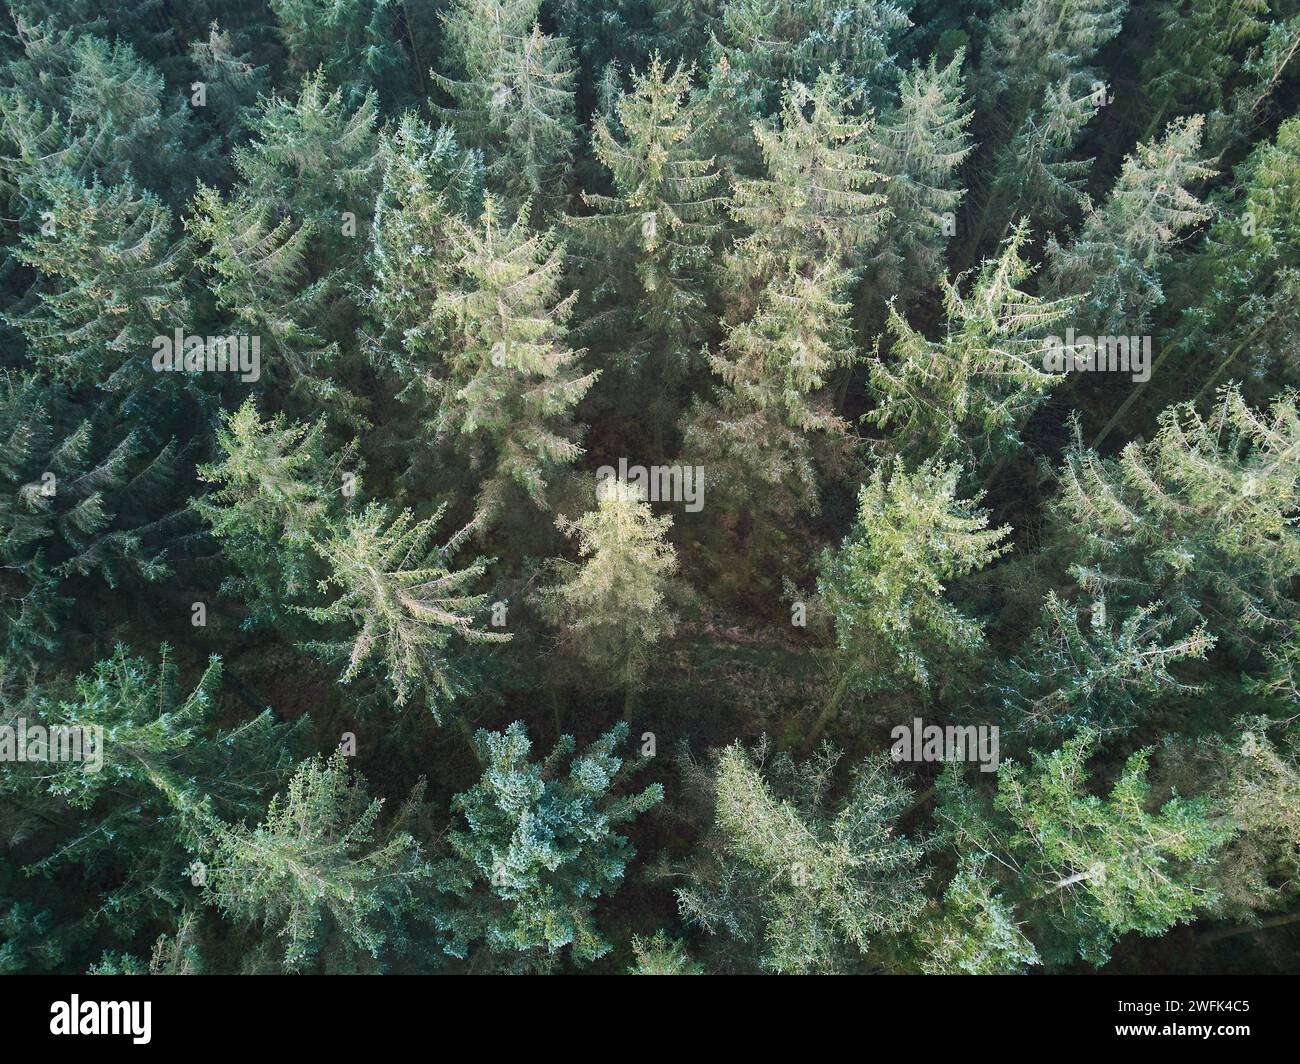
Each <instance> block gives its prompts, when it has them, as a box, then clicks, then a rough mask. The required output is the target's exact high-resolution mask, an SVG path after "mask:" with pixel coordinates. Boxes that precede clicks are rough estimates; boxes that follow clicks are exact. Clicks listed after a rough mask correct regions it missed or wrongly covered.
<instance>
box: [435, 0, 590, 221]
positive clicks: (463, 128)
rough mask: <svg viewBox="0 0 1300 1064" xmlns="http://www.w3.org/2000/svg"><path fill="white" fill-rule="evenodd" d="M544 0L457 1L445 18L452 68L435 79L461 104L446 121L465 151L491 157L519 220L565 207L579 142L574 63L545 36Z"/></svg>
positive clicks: (490, 175)
mask: <svg viewBox="0 0 1300 1064" xmlns="http://www.w3.org/2000/svg"><path fill="white" fill-rule="evenodd" d="M540 7H541V0H455V2H454V3H453V4H452V5H451V8H450V10H449V11H447V12H445V13H443V14H441V16H440V17H441V18H442V22H443V42H444V43H443V50H444V55H445V57H446V66H447V68H448V69H450V70H454V71H455V72H456V74H457V77H455V78H453V77H448V76H444V75H442V74H439V73H437V72H436V71H435V72H434V74H433V78H434V80H435V81H436V82H437V84H438V85H439V86H440V87H441V88H442V89H443V90H444V91H446V92H447V93H448V94H450V96H451V97H452V98H453V100H454V101H455V103H454V105H453V106H452V107H450V108H448V109H447V111H446V114H447V115H448V117H449V119H450V120H451V123H452V125H453V126H454V127H455V129H456V133H457V136H458V137H459V139H460V141H461V143H463V144H465V145H467V146H468V147H471V148H475V149H477V150H479V151H481V152H482V153H483V156H484V159H485V160H486V162H487V179H488V184H489V186H490V187H491V188H492V189H493V190H494V191H496V192H498V193H499V194H500V195H501V197H502V199H503V202H504V203H505V204H506V208H507V211H508V212H509V213H514V211H516V210H517V209H518V208H519V207H520V206H521V205H522V204H523V202H524V201H525V200H531V201H532V202H533V203H534V204H535V205H536V207H537V208H538V209H539V212H540V213H542V214H543V215H545V214H547V213H549V211H550V210H551V209H553V208H555V207H557V206H559V205H561V204H562V202H563V199H564V193H565V178H566V174H567V169H568V164H569V162H570V160H571V158H572V156H573V145H574V141H575V139H576V137H577V127H576V124H575V121H574V95H573V80H574V71H573V56H572V54H571V52H570V49H569V45H568V42H567V41H565V39H564V38H563V37H551V36H549V35H547V34H545V33H543V32H542V30H541V27H540V25H539V22H538V11H539V8H540Z"/></svg>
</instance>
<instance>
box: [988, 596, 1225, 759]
mask: <svg viewBox="0 0 1300 1064" xmlns="http://www.w3.org/2000/svg"><path fill="white" fill-rule="evenodd" d="M1085 615H1086V617H1087V620H1086V624H1085V619H1084V618H1085ZM1174 627H1175V619H1174V617H1173V616H1172V615H1171V614H1169V613H1168V612H1167V611H1166V610H1165V609H1163V607H1162V604H1160V603H1153V604H1151V605H1147V606H1138V607H1136V608H1135V609H1133V611H1132V612H1131V613H1129V614H1128V615H1127V616H1125V617H1123V618H1122V619H1119V620H1118V623H1116V621H1115V620H1112V619H1111V618H1109V617H1108V615H1107V610H1106V600H1105V599H1104V598H1098V599H1097V600H1095V601H1093V602H1091V603H1089V604H1088V605H1087V606H1086V607H1084V606H1080V605H1071V604H1067V603H1066V602H1063V601H1062V600H1061V599H1060V598H1059V597H1058V596H1057V595H1056V593H1055V592H1049V593H1048V596H1047V599H1046V601H1045V602H1044V603H1043V614H1042V622H1041V626H1040V627H1039V628H1038V629H1036V630H1035V632H1034V634H1033V635H1032V636H1031V638H1030V640H1029V644H1028V646H1027V648H1026V649H1025V650H1024V652H1022V653H1021V654H1020V655H1018V656H1017V657H1015V658H1013V659H1011V661H1010V662H1008V663H1007V665H1006V666H1005V669H1004V670H1002V675H1001V677H1000V678H999V681H998V684H997V690H998V693H999V694H1000V695H1001V702H1002V704H1001V710H1002V713H1003V715H1004V716H1003V719H1004V720H1006V721H1007V724H1008V725H1010V726H1011V727H1012V728H1019V729H1024V730H1026V731H1031V732H1040V733H1041V732H1050V733H1056V732H1060V731H1064V732H1067V733H1068V732H1072V731H1074V730H1075V729H1076V728H1078V727H1080V726H1083V725H1087V726H1088V727H1090V728H1092V729H1093V730H1094V731H1097V732H1099V733H1105V732H1108V731H1123V730H1127V729H1131V728H1133V727H1136V726H1137V725H1138V724H1139V723H1141V714H1142V712H1143V711H1144V710H1145V709H1147V708H1148V707H1149V705H1150V704H1151V703H1152V702H1153V701H1155V700H1156V699H1159V698H1161V697H1168V696H1170V695H1179V694H1186V693H1189V692H1193V691H1196V690H1197V689H1198V688H1196V687H1195V686H1194V685H1192V684H1187V683H1184V682H1182V681H1180V680H1179V679H1178V678H1177V677H1176V676H1175V675H1174V674H1173V673H1171V672H1170V671H1169V669H1170V666H1172V665H1176V664H1177V663H1178V662H1180V661H1185V660H1188V659H1197V658H1204V657H1205V656H1206V654H1208V653H1209V651H1210V650H1211V649H1212V648H1213V647H1214V643H1215V640H1214V637H1213V636H1212V635H1210V634H1209V633H1208V632H1207V631H1206V630H1205V628H1204V626H1200V627H1197V628H1196V629H1194V630H1193V631H1192V632H1190V633H1188V634H1187V635H1184V636H1179V637H1174V636H1171V630H1172V629H1173V628H1174Z"/></svg>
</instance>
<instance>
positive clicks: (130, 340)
mask: <svg viewBox="0 0 1300 1064" xmlns="http://www.w3.org/2000/svg"><path fill="white" fill-rule="evenodd" d="M30 192H31V194H32V195H33V197H34V198H35V201H36V202H37V203H38V204H39V206H40V209H41V210H42V212H43V214H42V218H43V221H42V222H41V223H39V225H38V226H37V227H34V228H33V230H32V231H30V232H24V233H23V245H22V247H21V248H20V249H19V250H18V251H17V252H16V255H15V257H16V259H17V260H18V261H19V262H22V263H25V264H26V265H28V266H30V267H32V268H33V269H34V270H36V271H38V273H39V279H38V281H37V282H36V285H35V286H34V289H33V292H32V298H31V299H30V300H29V303H30V309H29V310H27V311H26V312H25V313H21V314H16V315H11V316H10V321H11V323H12V324H14V325H15V326H17V327H18V328H19V329H20V330H21V331H22V333H23V336H24V337H25V339H26V340H27V343H28V345H29V346H30V349H31V355H32V358H33V360H34V361H35V362H36V364H37V365H38V366H40V367H41V368H42V369H43V370H45V371H46V372H47V373H49V374H50V375H51V376H53V377H55V378H57V379H59V380H61V381H66V382H68V383H69V384H72V385H76V386H94V387H98V388H102V389H104V390H105V391H109V392H116V393H119V394H128V395H129V394H131V393H133V392H137V391H138V392H140V393H142V394H143V393H146V392H149V391H155V390H157V389H159V388H162V387H164V385H163V384H162V383H160V382H163V381H166V380H168V379H169V378H170V377H171V375H170V374H158V373H155V371H154V369H153V365H152V361H151V360H152V356H153V353H154V352H155V351H156V350H157V348H156V347H155V346H154V338H155V337H158V336H163V337H166V338H168V339H171V337H172V332H173V327H174V326H176V325H182V326H183V324H184V323H185V321H186V319H187V317H188V314H189V301H188V299H187V296H186V292H185V282H184V277H185V274H186V273H187V272H188V270H189V269H190V248H189V244H188V242H187V241H185V240H183V239H182V240H179V241H178V240H177V239H176V237H175V234H174V229H173V224H172V215H171V212H170V211H169V210H168V209H167V207H166V206H165V205H164V204H163V203H161V202H160V201H159V200H158V198H157V197H156V196H154V195H153V194H151V193H149V192H142V191H141V190H140V189H138V188H137V187H136V186H135V185H134V184H133V183H132V182H131V181H130V180H129V179H128V180H126V181H124V182H123V183H122V184H120V185H116V186H113V187H105V186H104V185H102V184H100V183H99V181H98V179H96V180H94V181H92V183H91V184H89V185H86V184H83V183H82V181H81V180H80V179H79V178H77V177H75V176H74V175H73V174H72V173H70V172H69V171H58V172H55V173H53V174H51V175H49V176H42V177H41V178H38V179H37V180H36V182H35V185H34V187H32V188H31V189H30Z"/></svg>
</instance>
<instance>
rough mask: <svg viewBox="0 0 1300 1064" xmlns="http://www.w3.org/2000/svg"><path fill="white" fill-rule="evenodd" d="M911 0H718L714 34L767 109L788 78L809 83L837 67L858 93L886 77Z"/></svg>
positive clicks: (757, 104)
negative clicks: (770, 0)
mask: <svg viewBox="0 0 1300 1064" xmlns="http://www.w3.org/2000/svg"><path fill="white" fill-rule="evenodd" d="M911 6H912V5H911V2H910V0H900V2H894V0H849V2H848V3H833V2H830V0H804V2H799V0H777V2H775V3H765V2H763V0H723V2H722V3H721V11H720V16H719V19H718V27H717V30H716V31H715V36H716V39H717V40H718V41H720V42H721V43H720V48H721V52H722V58H723V59H724V60H725V61H726V63H727V64H728V66H730V67H731V68H733V69H734V70H735V71H736V72H737V74H739V75H740V77H741V79H742V84H743V85H744V87H745V89H744V91H745V95H746V97H748V98H749V100H750V101H751V102H750V107H751V108H752V109H753V110H754V112H755V113H757V114H763V113H766V112H767V111H768V110H770V109H771V106H772V105H774V104H775V99H774V97H775V95H776V93H777V92H778V91H779V89H780V87H781V86H782V85H784V84H785V82H787V81H805V82H810V81H811V80H812V79H813V78H815V77H817V75H818V74H819V73H821V72H822V71H823V70H825V69H827V68H828V67H830V66H832V65H833V64H838V65H839V66H840V68H841V69H842V70H843V72H844V74H845V76H846V78H847V79H848V87H849V89H850V91H852V92H853V93H855V94H860V93H862V92H864V91H865V90H868V89H876V90H881V89H883V88H884V87H885V86H886V85H887V84H888V82H889V75H890V73H891V70H892V67H893V61H894V55H895V48H896V47H897V38H898V37H899V36H900V35H901V34H902V32H903V31H904V30H907V29H909V28H910V27H911V22H910V21H909V20H908V18H907V12H908V10H909V8H910V7H911Z"/></svg>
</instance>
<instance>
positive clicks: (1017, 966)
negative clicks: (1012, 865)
mask: <svg viewBox="0 0 1300 1064" xmlns="http://www.w3.org/2000/svg"><path fill="white" fill-rule="evenodd" d="M987 867H988V862H987V860H985V859H982V858H974V859H969V858H968V859H964V860H962V861H961V862H960V864H959V866H958V870H957V874H956V875H954V876H953V877H952V880H951V881H950V882H949V884H948V887H947V889H946V890H945V891H944V893H943V901H942V904H941V906H940V907H939V908H938V910H937V911H936V912H933V913H928V914H927V915H926V917H925V918H924V919H923V920H922V921H920V923H919V926H918V928H917V930H916V932H915V937H916V942H917V947H918V951H919V953H920V969H921V971H922V972H924V973H925V974H926V975H1019V974H1022V973H1023V972H1024V971H1025V970H1026V969H1027V968H1030V967H1033V966H1034V965H1037V964H1040V963H1042V962H1041V958H1040V957H1039V956H1038V951H1037V950H1036V949H1035V948H1034V945H1033V943H1032V942H1030V941H1029V939H1028V938H1026V937H1025V934H1024V932H1023V931H1022V930H1021V928H1020V925H1019V923H1018V922H1017V920H1016V913H1015V910H1014V908H1013V907H1012V906H1011V905H1009V904H1008V903H1007V901H1006V900H1005V899H1004V898H1003V897H1002V895H1001V894H1000V893H999V892H998V889H997V887H998V885H997V882H996V880H994V879H993V878H992V876H991V875H990V874H989V872H988V871H987Z"/></svg>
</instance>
